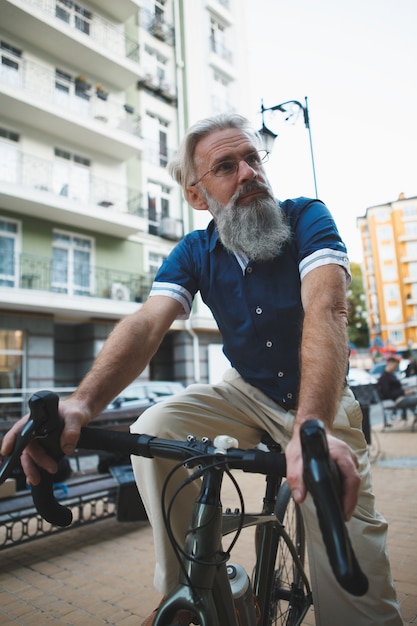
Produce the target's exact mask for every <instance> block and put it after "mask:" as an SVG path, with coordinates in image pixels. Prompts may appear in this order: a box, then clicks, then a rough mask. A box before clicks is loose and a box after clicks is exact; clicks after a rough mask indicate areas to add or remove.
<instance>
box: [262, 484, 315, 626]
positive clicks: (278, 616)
mask: <svg viewBox="0 0 417 626" xmlns="http://www.w3.org/2000/svg"><path fill="white" fill-rule="evenodd" d="M275 514H276V516H277V518H278V520H279V521H280V522H281V524H282V525H283V526H284V529H285V531H286V533H287V535H288V536H289V538H290V540H291V542H292V544H293V546H294V549H295V552H296V556H297V557H298V559H299V561H300V563H301V565H302V566H303V567H304V561H305V530H304V523H303V518H302V515H301V509H300V507H299V505H298V504H296V502H294V500H293V499H292V497H291V490H290V488H289V486H288V484H287V483H286V482H284V483H283V484H282V485H281V488H280V490H279V492H278V497H277V502H276V506H275ZM311 603H312V602H311V591H310V588H309V587H308V582H307V581H306V580H305V576H303V574H302V573H301V571H300V568H299V567H298V566H297V564H296V562H295V560H294V557H293V555H292V553H291V551H290V547H289V546H288V544H287V541H286V540H285V537H284V535H283V534H281V535H280V536H279V538H278V545H277V554H276V562H275V571H274V581H273V588H272V593H271V602H270V606H269V622H268V623H269V625H270V626H297V625H299V624H301V622H302V620H303V618H304V616H305V614H306V613H307V610H308V608H309V606H310V605H311Z"/></svg>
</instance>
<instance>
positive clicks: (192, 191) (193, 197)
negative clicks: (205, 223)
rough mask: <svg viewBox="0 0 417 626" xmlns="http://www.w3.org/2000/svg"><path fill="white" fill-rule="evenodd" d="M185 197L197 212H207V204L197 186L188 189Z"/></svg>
mask: <svg viewBox="0 0 417 626" xmlns="http://www.w3.org/2000/svg"><path fill="white" fill-rule="evenodd" d="M184 195H185V199H186V200H187V202H188V204H190V205H191V206H192V207H193V209H196V210H197V211H207V209H208V205H207V202H206V200H205V198H204V196H203V194H202V193H201V191H200V189H198V187H196V186H195V185H193V186H191V185H190V186H189V187H186V189H185V193H184Z"/></svg>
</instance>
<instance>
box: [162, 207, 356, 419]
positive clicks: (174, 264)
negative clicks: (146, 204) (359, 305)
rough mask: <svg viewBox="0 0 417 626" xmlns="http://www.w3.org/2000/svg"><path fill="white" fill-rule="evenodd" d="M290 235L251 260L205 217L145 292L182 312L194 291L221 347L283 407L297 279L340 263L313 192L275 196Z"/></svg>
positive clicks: (292, 372) (288, 398)
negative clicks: (273, 252) (277, 250)
mask: <svg viewBox="0 0 417 626" xmlns="http://www.w3.org/2000/svg"><path fill="white" fill-rule="evenodd" d="M279 206H280V207H281V209H282V210H283V212H284V213H285V215H286V216H287V219H288V223H289V225H290V227H291V232H292V237H291V239H290V241H289V242H288V243H287V244H286V246H285V247H284V249H283V251H282V253H281V254H280V256H278V257H277V258H275V259H273V260H271V261H266V262H251V260H250V259H247V258H245V257H244V256H243V255H234V254H231V253H229V252H228V251H227V250H226V249H225V248H224V247H223V245H222V244H221V242H220V240H219V238H218V233H217V230H216V227H215V224H214V221H211V222H210V224H209V225H208V227H207V229H206V230H197V231H194V232H191V233H189V234H188V235H186V236H185V237H184V239H183V240H182V241H181V242H180V243H179V244H178V245H177V246H176V247H175V248H174V249H173V251H172V252H171V254H170V255H169V256H168V258H167V259H166V260H165V261H164V262H163V264H162V266H161V268H160V270H159V271H158V273H157V275H156V277H155V282H154V284H153V286H152V290H151V293H150V295H151V296H154V295H164V296H168V297H171V298H174V299H175V300H178V301H179V302H181V304H182V307H183V310H184V313H183V315H182V316H180V317H181V319H187V318H188V317H189V315H190V312H191V307H192V302H193V298H194V296H195V294H196V293H197V292H198V291H199V292H200V294H201V297H202V299H203V301H204V302H205V303H206V304H207V306H208V307H209V308H210V310H211V311H212V313H213V316H214V318H215V320H216V322H217V325H218V327H219V330H220V332H221V334H222V338H223V350H224V353H225V355H226V357H227V358H228V359H229V361H230V362H231V364H232V365H233V367H234V368H235V369H236V370H237V371H238V372H239V373H240V375H241V376H242V377H243V378H244V379H245V380H246V381H247V382H249V383H250V384H252V385H254V386H256V387H258V388H259V389H261V390H262V391H263V392H264V393H266V394H267V395H268V396H269V397H271V398H272V399H274V400H275V401H276V402H278V403H279V404H281V405H282V406H284V407H286V408H294V407H295V406H296V403H297V395H298V387H299V379H300V365H299V350H300V341H301V330H302V323H303V308H302V305H301V281H302V278H303V276H305V274H307V273H308V272H309V271H311V270H312V269H314V268H315V267H319V266H321V265H324V264H329V263H331V264H338V265H342V266H343V267H344V268H345V269H346V271H347V272H349V261H348V258H347V253H346V247H345V245H344V243H343V242H342V240H341V239H340V236H339V233H338V231H337V228H336V225H335V223H334V221H333V218H332V216H331V214H330V212H329V210H328V209H327V208H326V206H325V205H324V204H323V203H322V202H321V201H319V200H309V199H307V198H297V199H296V200H286V201H285V202H281V203H279Z"/></svg>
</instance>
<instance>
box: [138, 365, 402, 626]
mask: <svg viewBox="0 0 417 626" xmlns="http://www.w3.org/2000/svg"><path fill="white" fill-rule="evenodd" d="M317 417H318V418H319V417H320V416H317ZM293 422H294V411H285V410H284V409H282V408H281V407H280V406H279V405H278V404H277V403H275V402H274V401H273V400H271V399H270V398H268V397H267V396H266V395H265V394H263V393H262V392H261V391H259V390H258V389H256V388H255V387H253V386H252V385H249V384H248V383H246V382H245V381H244V380H243V379H242V378H241V377H240V376H239V374H238V373H237V372H236V370H234V369H230V370H228V371H227V373H226V374H225V376H224V378H223V380H222V382H220V383H218V384H216V385H201V384H196V385H191V386H189V387H187V388H186V389H185V390H184V392H183V393H181V394H180V395H176V396H175V397H174V398H173V399H169V400H167V401H164V402H162V403H160V404H156V405H155V406H153V407H152V408H150V409H148V410H147V411H145V413H143V414H142V415H141V416H140V417H139V418H138V419H137V421H136V422H135V423H134V424H133V425H132V427H131V431H132V432H134V433H142V434H148V435H155V436H158V437H168V438H174V439H185V438H186V437H187V435H189V434H192V435H195V436H197V437H203V436H207V437H210V438H211V439H214V437H215V436H216V435H218V434H227V435H231V436H232V437H236V439H237V440H238V441H239V447H240V448H250V447H254V446H256V445H257V444H258V443H259V440H260V436H261V434H262V432H264V431H267V432H269V433H270V435H271V436H272V437H273V438H274V439H275V440H276V441H278V442H279V443H281V445H282V446H283V447H284V448H285V445H286V444H287V442H288V440H289V437H290V434H291V431H292V426H293ZM361 423H362V413H361V410H360V407H359V404H358V403H357V401H356V400H355V398H354V396H353V394H352V393H351V391H350V390H349V389H348V388H346V390H345V392H344V395H343V398H342V401H341V403H340V406H339V409H338V412H337V415H336V418H335V422H334V434H335V436H337V437H339V438H340V439H343V440H344V441H345V442H346V443H347V444H348V445H349V446H350V447H351V448H352V449H353V450H354V451H355V452H356V454H357V456H358V460H359V471H360V474H361V479H362V480H361V492H360V497H359V502H358V505H357V507H356V510H355V514H354V516H353V518H352V519H351V521H350V522H349V524H348V527H349V533H350V536H351V540H352V544H353V546H354V549H355V551H356V554H357V555H358V558H359V561H360V564H361V566H362V568H363V570H364V572H365V574H366V575H367V576H368V578H369V583H370V588H369V591H368V593H367V594H366V595H365V596H364V597H362V598H357V597H354V596H351V595H350V594H348V593H346V592H344V591H343V590H342V588H341V587H340V586H339V585H338V583H337V582H336V581H335V579H334V576H333V574H332V572H331V570H330V566H329V563H328V559H327V554H326V550H325V548H324V546H323V542H322V539H321V535H320V530H319V528H318V524H317V520H316V516H315V512H314V505H312V501H311V498H307V501H306V503H305V504H304V505H303V516H304V522H305V526H306V531H307V546H308V553H309V563H310V575H311V584H312V589H313V597H314V607H315V616H316V624H317V626H336V625H337V626H376V625H378V626H380V625H383V626H400V625H401V624H402V623H403V622H402V620H401V617H400V613H399V608H398V604H397V600H396V596H395V590H394V587H393V583H392V579H391V574H390V566H389V561H388V556H387V552H386V533H387V524H386V522H385V520H384V519H383V518H382V517H381V516H380V515H379V514H378V513H377V512H376V510H375V503H374V495H373V493H372V484H371V475H370V465H369V461H368V455H367V447H366V442H365V438H364V436H363V433H362V429H361ZM132 463H133V469H134V473H135V478H136V481H137V484H138V488H139V491H140V493H141V496H142V499H143V502H144V505H145V508H146V511H147V513H148V516H149V519H150V522H151V524H152V528H153V534H154V545H155V558H156V568H155V579H154V582H155V587H156V588H157V589H158V590H159V591H160V592H161V593H167V592H169V591H170V590H172V589H173V588H174V586H175V585H176V582H177V577H178V564H177V561H176V559H175V557H174V555H173V551H172V548H171V545H170V543H169V540H168V538H167V535H166V532H165V528H164V524H163V520H162V516H161V504H160V501H161V491H162V486H163V483H164V480H165V477H166V476H167V474H168V473H169V471H170V470H171V468H172V467H173V465H174V464H175V463H174V462H172V461H169V460H165V459H145V458H141V457H132ZM186 476H187V470H186V469H181V471H179V472H178V473H177V474H176V475H175V480H173V481H171V483H170V485H171V486H170V488H169V490H168V492H167V499H168V500H169V498H170V496H171V495H172V494H173V493H174V491H175V489H176V487H177V485H179V483H180V481H182V480H183V479H184V478H186ZM197 491H198V488H197V486H196V485H195V484H191V485H188V486H187V487H186V488H185V489H184V490H182V491H181V492H180V495H179V497H178V498H177V500H176V506H175V515H174V516H173V517H174V520H173V532H174V535H175V537H177V538H178V540H179V541H181V538H182V541H183V540H184V537H185V533H186V531H187V529H188V523H189V519H190V514H191V508H192V505H193V502H194V500H195V498H196V495H197Z"/></svg>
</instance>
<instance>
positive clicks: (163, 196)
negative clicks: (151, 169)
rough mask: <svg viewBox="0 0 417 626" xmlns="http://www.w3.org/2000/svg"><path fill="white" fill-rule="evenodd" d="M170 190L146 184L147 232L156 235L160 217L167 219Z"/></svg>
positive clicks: (161, 186) (162, 186) (163, 186)
mask: <svg viewBox="0 0 417 626" xmlns="http://www.w3.org/2000/svg"><path fill="white" fill-rule="evenodd" d="M169 205H170V189H169V187H166V186H165V185H159V184H157V183H148V220H149V225H148V232H149V234H150V235H158V233H159V222H160V220H161V218H162V217H169Z"/></svg>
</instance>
